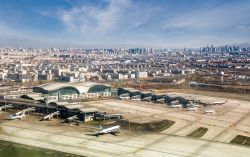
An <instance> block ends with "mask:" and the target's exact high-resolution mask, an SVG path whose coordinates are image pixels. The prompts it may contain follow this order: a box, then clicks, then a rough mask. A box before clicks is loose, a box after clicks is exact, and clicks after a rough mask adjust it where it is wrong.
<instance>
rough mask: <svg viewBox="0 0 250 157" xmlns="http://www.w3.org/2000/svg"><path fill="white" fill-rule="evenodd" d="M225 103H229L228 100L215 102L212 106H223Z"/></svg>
mask: <svg viewBox="0 0 250 157" xmlns="http://www.w3.org/2000/svg"><path fill="white" fill-rule="evenodd" d="M225 103H227V100H224V101H215V102H213V103H212V105H223V104H225Z"/></svg>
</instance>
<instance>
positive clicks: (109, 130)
mask: <svg viewBox="0 0 250 157" xmlns="http://www.w3.org/2000/svg"><path fill="white" fill-rule="evenodd" d="M120 128H121V127H120V125H116V126H112V127H110V128H106V129H104V128H103V127H102V126H101V125H100V128H99V131H97V133H96V134H93V136H97V137H98V136H99V135H103V134H112V135H114V136H117V135H116V134H117V133H119V132H120Z"/></svg>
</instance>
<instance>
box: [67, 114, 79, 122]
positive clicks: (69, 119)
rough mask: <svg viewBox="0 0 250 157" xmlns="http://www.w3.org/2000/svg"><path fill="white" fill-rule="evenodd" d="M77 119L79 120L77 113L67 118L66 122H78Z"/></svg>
mask: <svg viewBox="0 0 250 157" xmlns="http://www.w3.org/2000/svg"><path fill="white" fill-rule="evenodd" d="M77 120H78V117H77V115H74V116H71V117H68V118H66V119H65V122H76V121H77Z"/></svg>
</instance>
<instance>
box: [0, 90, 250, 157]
mask: <svg viewBox="0 0 250 157" xmlns="http://www.w3.org/2000/svg"><path fill="white" fill-rule="evenodd" d="M1 104H2V105H1V106H2V107H3V106H8V105H10V106H11V107H9V108H8V107H5V108H2V109H1V110H2V111H1V114H0V122H1V127H0V139H1V140H6V141H10V142H15V143H20V144H26V145H31V146H37V147H41V148H46V149H51V150H57V151H62V152H67V153H71V154H76V155H82V156H100V154H102V156H118V155H119V156H173V157H176V156H208V157H209V156H213V157H214V156H218V157H220V156H232V157H235V156H248V154H249V153H250V149H249V146H250V125H249V124H250V103H249V102H248V101H244V100H237V99H230V98H223V97H212V96H206V95H204V94H202V95H198V94H189V93H177V92H166V93H164V92H163V91H161V92H158V93H155V92H152V91H151V92H150V91H138V90H135V89H129V88H121V89H118V90H117V96H115V97H109V98H105V99H102V98H100V99H93V100H90V99H88V100H86V101H75V102H67V101H64V102H53V103H51V104H49V105H43V104H39V103H37V101H36V100H30V99H23V98H11V99H10V98H9V99H3V100H1ZM18 112H25V115H26V116H25V118H18V117H17V118H13V116H12V119H11V120H10V115H13V114H15V115H16V116H17V113H18ZM19 119H20V120H19ZM100 125H102V126H103V127H105V128H110V127H113V126H120V130H119V133H117V134H115V136H113V135H114V134H105V135H102V136H93V135H95V134H94V132H95V131H96V130H98V127H99V126H100ZM222 149H223V151H221V150H222ZM231 150H234V151H231ZM229 152H230V153H229Z"/></svg>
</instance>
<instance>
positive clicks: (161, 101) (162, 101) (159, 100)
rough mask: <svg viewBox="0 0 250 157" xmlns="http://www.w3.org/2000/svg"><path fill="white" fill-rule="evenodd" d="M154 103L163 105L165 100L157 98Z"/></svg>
mask: <svg viewBox="0 0 250 157" xmlns="http://www.w3.org/2000/svg"><path fill="white" fill-rule="evenodd" d="M155 102H156V103H165V98H159V99H157V100H156V101H155Z"/></svg>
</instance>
